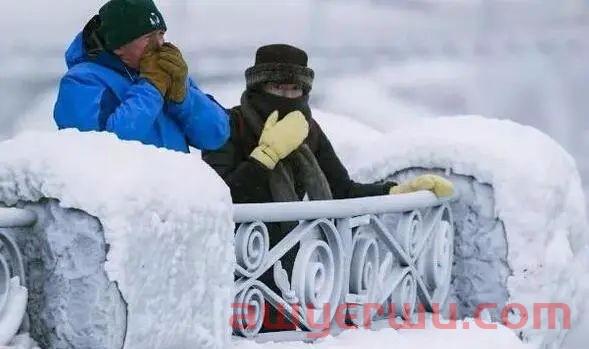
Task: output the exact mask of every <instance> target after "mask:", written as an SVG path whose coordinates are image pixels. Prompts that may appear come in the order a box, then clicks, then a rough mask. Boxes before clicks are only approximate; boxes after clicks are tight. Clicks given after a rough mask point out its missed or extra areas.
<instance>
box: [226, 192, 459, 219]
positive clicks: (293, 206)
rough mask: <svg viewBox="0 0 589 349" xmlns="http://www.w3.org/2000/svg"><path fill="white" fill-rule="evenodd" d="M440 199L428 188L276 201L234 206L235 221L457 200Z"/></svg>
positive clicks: (339, 214) (342, 214)
mask: <svg viewBox="0 0 589 349" xmlns="http://www.w3.org/2000/svg"><path fill="white" fill-rule="evenodd" d="M455 199H456V197H451V198H443V199H440V198H437V197H436V196H435V195H434V194H433V193H431V192H429V191H420V192H416V193H411V194H402V195H384V196H373V197H364V198H355V199H343V200H317V201H295V202H273V203H263V204H236V205H234V213H233V220H234V221H235V223H247V222H254V221H262V222H267V223H274V222H286V221H296V220H313V219H320V218H347V217H355V216H363V215H367V214H382V213H401V212H407V211H413V210H416V209H421V208H426V207H432V206H439V205H442V204H444V203H446V202H450V201H453V200H455Z"/></svg>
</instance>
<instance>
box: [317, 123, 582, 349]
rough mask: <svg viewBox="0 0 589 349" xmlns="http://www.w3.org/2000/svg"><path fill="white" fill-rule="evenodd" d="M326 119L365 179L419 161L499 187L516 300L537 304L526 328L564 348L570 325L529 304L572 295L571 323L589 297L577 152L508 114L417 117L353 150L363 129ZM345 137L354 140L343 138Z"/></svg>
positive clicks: (531, 336) (497, 205)
mask: <svg viewBox="0 0 589 349" xmlns="http://www.w3.org/2000/svg"><path fill="white" fill-rule="evenodd" d="M320 123H322V121H321V118H320ZM322 125H323V123H322ZM324 126H325V129H326V133H328V135H330V136H331V134H332V132H338V133H339V135H338V136H337V137H335V139H334V143H335V144H334V146H335V147H336V149H337V150H341V155H342V158H343V161H344V163H346V165H347V166H348V168H349V169H350V172H351V174H352V176H353V177H354V178H355V179H357V180H359V181H366V182H369V181H375V180H383V179H386V178H390V177H391V176H392V175H394V174H396V173H399V172H401V171H403V170H406V169H411V168H421V169H438V170H440V169H441V170H443V171H445V172H446V173H447V174H448V175H451V174H455V175H462V176H471V177H473V178H474V179H476V181H477V182H480V183H483V184H488V185H490V186H492V188H493V196H494V197H493V199H494V207H493V210H494V215H495V216H496V217H497V219H499V220H500V221H501V222H502V223H503V226H504V231H505V234H506V239H507V246H508V255H507V262H508V264H509V268H510V270H511V275H509V277H508V279H507V285H506V287H507V290H508V292H509V301H510V302H513V303H519V304H522V305H524V306H525V307H526V309H527V310H528V311H529V312H530V321H528V322H527V323H526V325H525V327H524V328H523V329H522V330H521V333H520V336H521V337H522V338H523V339H524V340H526V341H528V342H530V343H534V344H536V345H538V346H539V347H547V348H558V346H559V345H560V343H561V342H562V340H563V337H564V336H565V334H566V331H563V330H549V329H546V328H544V327H546V326H544V327H542V328H533V321H532V319H531V317H532V309H534V304H537V303H565V304H567V305H568V306H569V307H570V309H571V310H572V312H573V318H572V325H573V327H574V325H575V319H576V317H577V315H578V312H579V309H580V306H581V301H582V298H583V290H582V289H581V286H580V285H578V283H577V282H578V279H580V278H581V276H583V274H585V275H586V274H587V272H588V266H587V265H583V264H582V260H583V258H584V257H583V256H584V254H585V253H586V252H584V250H583V248H584V247H585V246H586V245H587V242H588V234H587V227H588V225H587V217H586V212H585V198H584V194H583V190H582V186H581V180H580V177H579V173H578V170H577V168H576V165H575V161H574V159H573V158H572V157H571V156H570V155H569V154H568V153H567V152H566V151H565V150H564V149H563V148H562V147H561V146H560V145H559V144H557V143H556V142H555V141H553V140H552V139H551V138H550V137H548V136H547V135H545V134H543V133H541V132H540V131H538V130H536V129H534V128H532V127H527V126H522V125H519V124H517V123H514V122H511V121H504V120H494V119H486V118H483V117H479V116H460V117H443V118H434V119H415V120H414V121H413V122H411V123H405V124H399V125H398V126H397V127H396V128H395V129H391V130H388V132H387V133H381V136H380V137H378V136H377V137H374V138H373V139H367V138H366V137H362V135H360V137H361V139H362V142H361V145H360V146H358V147H357V148H355V149H354V151H346V147H347V146H349V141H350V139H354V138H355V137H356V135H357V134H356V133H355V132H354V128H353V127H344V128H342V127H339V128H337V127H336V126H335V125H333V124H331V123H330V121H329V120H328V119H327V120H326V124H325V125H324ZM343 133H345V134H347V137H344V136H343V135H342V134H343ZM346 138H347V141H345V142H347V145H344V144H343V143H340V141H339V140H341V141H342V142H343V140H344V139H346ZM543 319H544V318H543ZM544 320H545V319H544ZM557 327H558V328H562V324H558V326H557Z"/></svg>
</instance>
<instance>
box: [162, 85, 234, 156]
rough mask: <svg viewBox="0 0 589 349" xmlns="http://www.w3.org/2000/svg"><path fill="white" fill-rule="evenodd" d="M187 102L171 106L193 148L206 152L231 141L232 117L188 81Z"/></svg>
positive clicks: (169, 107) (170, 103) (169, 108)
mask: <svg viewBox="0 0 589 349" xmlns="http://www.w3.org/2000/svg"><path fill="white" fill-rule="evenodd" d="M186 83H187V84H188V86H187V93H186V98H185V99H184V102H182V103H174V102H169V103H168V104H167V111H168V112H169V113H170V115H172V116H173V117H174V118H175V119H176V121H177V122H178V124H179V125H180V127H181V128H182V131H183V132H184V135H185V136H186V138H187V139H188V142H189V143H190V145H192V146H194V147H196V148H198V149H202V150H215V149H219V148H220V147H221V146H222V145H223V144H225V142H226V141H227V139H228V138H229V117H228V115H227V113H226V111H225V109H224V108H223V107H222V106H221V105H219V103H217V102H216V101H215V100H214V99H213V98H212V97H211V96H208V95H206V94H204V93H203V92H202V91H201V90H200V89H199V88H198V87H197V86H196V84H195V83H194V81H192V79H188V80H187V82H186Z"/></svg>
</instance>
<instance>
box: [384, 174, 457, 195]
mask: <svg viewBox="0 0 589 349" xmlns="http://www.w3.org/2000/svg"><path fill="white" fill-rule="evenodd" d="M420 190H429V191H431V192H433V193H434V194H436V196H437V197H446V196H452V195H453V194H454V184H452V182H450V181H449V180H447V179H446V178H444V177H440V176H436V175H432V174H427V175H423V176H419V177H416V178H414V179H412V180H410V181H407V182H405V183H402V184H400V185H397V186H395V187H392V188H391V191H390V193H391V194H406V193H413V192H416V191H420Z"/></svg>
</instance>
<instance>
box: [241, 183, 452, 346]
mask: <svg viewBox="0 0 589 349" xmlns="http://www.w3.org/2000/svg"><path fill="white" fill-rule="evenodd" d="M451 200H452V199H447V200H440V199H438V198H436V197H435V195H433V194H432V193H430V192H418V193H412V194H406V195H398V196H380V197H370V198H360V199H347V200H332V201H305V202H291V203H269V204H243V205H235V211H234V220H235V222H236V223H237V224H238V228H237V232H236V235H235V248H236V259H237V265H236V269H235V279H236V281H235V289H234V295H235V305H234V324H233V325H234V333H235V334H236V335H239V336H243V337H255V336H258V335H259V333H260V331H261V330H262V327H263V326H264V327H266V324H264V316H265V312H266V310H267V309H270V307H271V308H274V309H275V310H276V311H277V312H279V313H280V314H282V316H284V318H285V319H288V320H289V321H290V322H291V323H293V324H296V327H297V328H298V332H301V333H308V332H315V331H325V330H326V327H325V324H329V326H330V329H332V330H335V331H337V329H334V328H333V326H332V324H335V315H336V312H337V313H338V315H340V316H341V315H342V314H345V316H346V319H347V320H346V321H348V322H349V321H352V322H354V323H356V324H358V325H359V324H362V323H363V322H364V321H365V320H366V319H363V318H362V314H365V313H366V312H365V311H364V310H366V306H367V305H370V306H371V307H375V305H377V307H376V308H377V309H378V308H380V310H382V311H380V312H379V311H376V312H375V313H374V314H372V313H371V317H372V318H388V317H394V316H401V317H404V318H410V317H411V316H412V315H413V314H414V312H415V311H416V307H417V305H418V304H421V305H423V306H424V308H425V309H426V310H427V311H436V310H437V309H439V307H438V306H440V307H441V306H442V305H443V304H444V302H445V301H446V299H447V297H448V293H449V290H450V282H451V268H452V263H453V241H454V225H453V220H452V213H451V211H450V208H449V205H448V203H449V202H450V201H451ZM293 221H294V222H298V224H296V227H295V228H294V229H292V230H291V231H290V232H288V233H287V234H285V235H286V236H285V237H284V238H283V239H282V240H281V241H279V242H278V243H276V244H275V245H274V246H272V247H271V246H270V239H269V237H270V236H269V227H271V229H274V231H275V229H280V228H281V227H282V226H283V225H281V224H280V223H281V222H293ZM271 224H272V225H271ZM293 249H295V250H296V249H298V251H297V252H296V258H294V265H292V266H291V267H292V271H291V272H290V273H289V272H287V269H291V268H290V267H288V268H284V261H283V260H282V259H284V257H285V255H286V254H287V253H289V251H290V253H291V254H293ZM291 260H292V258H291ZM290 263H292V262H290ZM270 273H271V274H270ZM263 275H266V276H265V277H263ZM268 275H271V277H270V278H269V277H268ZM262 279H263V280H262ZM269 279H270V281H268V280H269ZM342 307H343V309H342ZM340 323H341V322H340Z"/></svg>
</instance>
